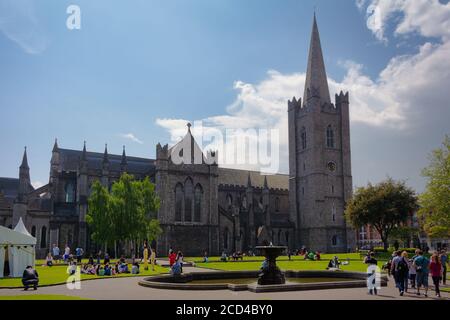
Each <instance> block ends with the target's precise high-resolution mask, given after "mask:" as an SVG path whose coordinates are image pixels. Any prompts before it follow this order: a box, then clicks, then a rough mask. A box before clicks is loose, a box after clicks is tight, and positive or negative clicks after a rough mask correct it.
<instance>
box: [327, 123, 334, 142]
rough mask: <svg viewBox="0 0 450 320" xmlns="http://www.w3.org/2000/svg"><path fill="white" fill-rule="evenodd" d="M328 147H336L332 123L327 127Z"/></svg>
mask: <svg viewBox="0 0 450 320" xmlns="http://www.w3.org/2000/svg"><path fill="white" fill-rule="evenodd" d="M327 147H328V148H334V131H333V128H332V127H331V125H329V126H328V127H327Z"/></svg>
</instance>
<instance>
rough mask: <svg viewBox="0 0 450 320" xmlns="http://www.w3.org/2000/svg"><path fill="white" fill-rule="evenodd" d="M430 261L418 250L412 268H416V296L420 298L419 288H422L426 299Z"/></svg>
mask: <svg viewBox="0 0 450 320" xmlns="http://www.w3.org/2000/svg"><path fill="white" fill-rule="evenodd" d="M429 264H430V260H428V258H427V257H425V256H424V255H423V251H422V250H419V252H418V256H417V258H415V259H414V266H415V268H416V272H417V276H416V285H417V292H416V294H417V295H418V296H420V287H422V286H423V288H424V290H425V297H428V274H429V269H428V267H429Z"/></svg>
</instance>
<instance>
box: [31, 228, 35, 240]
mask: <svg viewBox="0 0 450 320" xmlns="http://www.w3.org/2000/svg"><path fill="white" fill-rule="evenodd" d="M31 235H32V236H33V237H35V238H36V226H32V227H31Z"/></svg>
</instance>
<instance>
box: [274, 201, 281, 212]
mask: <svg viewBox="0 0 450 320" xmlns="http://www.w3.org/2000/svg"><path fill="white" fill-rule="evenodd" d="M275 211H276V212H280V198H278V197H276V198H275Z"/></svg>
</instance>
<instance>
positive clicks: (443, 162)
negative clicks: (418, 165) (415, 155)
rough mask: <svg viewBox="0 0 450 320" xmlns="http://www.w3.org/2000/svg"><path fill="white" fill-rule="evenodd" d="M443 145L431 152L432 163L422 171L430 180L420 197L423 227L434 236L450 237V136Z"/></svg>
mask: <svg viewBox="0 0 450 320" xmlns="http://www.w3.org/2000/svg"><path fill="white" fill-rule="evenodd" d="M442 145H443V146H442V148H439V149H436V150H434V151H433V152H432V153H431V155H430V165H429V166H428V167H427V168H425V169H424V170H423V171H422V175H423V176H424V177H427V178H428V182H427V186H426V190H425V192H424V193H422V194H421V195H420V197H419V204H420V210H419V217H421V218H422V221H423V226H422V227H423V229H424V231H425V232H426V233H427V234H428V235H429V236H430V237H434V238H439V237H442V238H448V237H450V136H448V135H446V136H445V139H444V142H443V143H442Z"/></svg>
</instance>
